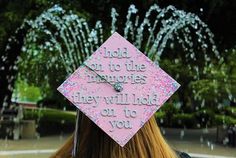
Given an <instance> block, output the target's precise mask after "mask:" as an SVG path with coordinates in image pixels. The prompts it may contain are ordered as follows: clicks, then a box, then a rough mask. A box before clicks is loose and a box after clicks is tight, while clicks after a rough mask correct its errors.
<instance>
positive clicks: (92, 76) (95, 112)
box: [58, 32, 180, 147]
mask: <svg viewBox="0 0 236 158" xmlns="http://www.w3.org/2000/svg"><path fill="white" fill-rule="evenodd" d="M179 86H180V85H179V84H178V83H177V82H176V81H175V80H174V79H173V78H171V77H170V76H169V75H168V74H167V73H166V72H164V71H163V70H162V69H161V68H160V67H159V66H157V65H155V64H154V63H153V62H152V61H151V60H150V59H149V58H148V57H147V56H145V55H144V54H143V53H142V52H140V51H139V50H138V49H137V48H135V46H133V45H132V44H131V43H130V42H128V41H127V40H126V39H124V38H123V37H122V36H121V35H119V34H118V33H116V32H115V33H114V34H112V36H110V37H109V38H108V39H107V40H106V41H105V42H104V43H103V44H102V45H101V47H99V48H98V49H97V50H96V51H95V52H94V53H93V54H92V55H91V56H90V57H89V59H87V60H86V61H85V62H84V64H83V65H81V66H80V67H79V68H78V69H77V70H76V71H75V72H74V73H73V74H72V75H70V76H69V78H67V79H66V80H65V81H64V82H63V83H62V84H61V85H60V86H59V87H58V91H59V92H60V93H62V94H63V95H64V96H65V97H66V98H67V99H68V100H69V101H70V102H71V103H73V104H74V105H75V106H76V107H77V108H78V109H79V110H80V111H82V112H83V113H84V114H85V115H86V116H87V117H89V118H90V119H91V120H92V121H93V122H94V123H95V124H97V126H99V127H100V128H101V129H102V130H103V131H104V132H105V133H107V134H108V135H109V136H110V137H111V138H112V139H113V140H115V141H116V142H117V143H118V144H119V145H120V146H122V147H123V146H124V145H125V144H126V143H127V142H128V141H129V140H130V139H131V138H132V137H133V136H134V135H135V133H136V132H137V131H138V130H139V129H140V128H141V127H142V126H143V125H144V124H145V122H147V121H148V120H149V119H150V117H151V116H153V114H154V113H155V112H156V111H157V110H158V109H159V108H160V107H161V106H162V105H163V104H164V103H165V102H166V100H167V99H168V98H169V97H170V96H171V95H172V94H173V93H174V92H175V91H176V90H177V89H178V88H179Z"/></svg>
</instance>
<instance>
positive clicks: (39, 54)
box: [1, 4, 230, 106]
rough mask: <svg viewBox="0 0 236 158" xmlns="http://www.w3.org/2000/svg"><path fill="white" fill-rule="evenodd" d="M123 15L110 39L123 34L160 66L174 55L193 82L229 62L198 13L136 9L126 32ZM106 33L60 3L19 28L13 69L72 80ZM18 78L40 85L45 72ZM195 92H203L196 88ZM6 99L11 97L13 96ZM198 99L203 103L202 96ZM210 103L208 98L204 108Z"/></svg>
mask: <svg viewBox="0 0 236 158" xmlns="http://www.w3.org/2000/svg"><path fill="white" fill-rule="evenodd" d="M118 17H119V14H118V12H117V11H116V9H115V8H112V9H111V28H109V30H110V31H109V35H110V34H112V33H113V32H115V31H118V32H119V33H120V34H122V35H123V36H124V37H125V38H126V39H128V40H129V41H130V42H131V43H133V44H134V45H135V46H136V47H137V48H138V49H140V50H141V51H142V52H144V53H145V55H147V56H148V57H149V58H150V59H151V60H153V61H154V62H155V63H156V64H161V61H162V59H163V58H165V56H170V57H171V60H173V64H179V63H180V62H183V61H184V62H183V63H184V65H185V67H186V69H187V71H188V72H191V73H192V74H195V75H194V77H193V80H200V79H201V77H202V76H204V75H206V74H208V73H209V72H208V71H207V69H206V68H209V67H210V68H211V67H213V66H214V65H215V64H218V63H222V62H223V58H222V57H221V56H220V53H219V52H218V50H217V48H216V45H215V43H214V35H213V33H212V32H211V31H210V29H209V28H208V26H207V24H205V23H204V22H203V21H201V20H200V19H199V17H198V16H196V15H195V14H192V13H186V12H184V11H181V10H177V9H176V8H175V7H173V6H168V7H167V8H164V9H162V8H160V7H159V6H158V5H156V4H154V5H153V6H151V7H150V9H149V10H148V11H147V12H146V14H145V16H144V18H141V17H140V16H139V15H138V9H137V8H136V7H135V6H134V5H131V6H130V7H129V9H128V13H127V16H126V22H125V23H124V25H123V26H121V28H119V27H118V25H117V21H118V19H119V18H118ZM104 30H105V29H104V28H103V24H102V22H101V21H97V22H96V23H95V25H94V27H91V26H90V25H89V24H88V22H87V21H86V19H84V18H81V17H79V16H78V15H76V14H74V13H73V12H72V11H65V10H64V9H63V8H61V7H60V6H59V5H55V6H53V7H52V8H50V9H48V10H46V11H44V12H43V13H42V14H41V15H39V16H38V17H37V18H36V19H35V20H25V21H24V23H23V24H22V26H21V27H20V28H19V29H18V30H17V32H21V36H20V37H21V38H14V37H13V38H11V39H9V41H13V42H15V43H16V44H18V47H19V48H20V49H21V52H22V53H21V54H20V51H18V53H19V54H18V56H17V58H16V59H15V62H14V65H12V66H11V67H12V69H11V70H12V71H15V72H16V71H17V70H18V69H19V66H20V69H21V70H24V69H25V70H27V71H30V72H34V71H37V72H40V71H42V72H48V71H52V70H54V71H55V70H58V71H60V70H64V71H65V76H67V75H69V74H71V73H72V72H73V71H74V70H75V69H76V68H77V67H79V66H80V65H81V64H82V63H83V61H84V60H86V59H87V58H88V57H89V56H90V55H91V54H92V53H93V52H94V51H95V50H96V49H97V48H98V47H99V46H100V45H101V44H102V43H103V42H104V40H105V39H106V36H107V35H106V36H105V31H104ZM12 49H13V48H12V47H11V45H8V46H7V47H6V50H10V51H13V50H12ZM178 52H183V53H181V54H178ZM180 55H181V56H180ZM179 56H180V57H179ZM2 59H3V60H4V61H7V60H8V59H7V57H6V56H2ZM45 59H46V60H45ZM32 63H33V65H32ZM40 64H43V65H44V66H45V67H44V68H45V69H43V70H40V66H39V65H40ZM1 69H6V68H5V67H2V68H1ZM18 75H19V76H23V77H24V78H26V79H29V78H34V79H35V80H38V82H40V81H39V80H40V79H39V78H40V77H39V76H38V75H41V76H42V74H39V73H34V74H27V72H26V73H22V74H21V73H18ZM43 76H44V78H43V80H44V81H43V83H45V84H46V83H47V81H48V79H49V76H48V74H47V73H44V74H43ZM173 77H174V78H175V79H177V80H178V79H179V78H180V74H178V73H176V74H175V76H173ZM184 77H185V76H184ZM7 78H8V79H9V80H10V81H9V83H8V84H9V86H8V87H9V88H8V89H9V90H10V91H11V90H12V87H13V83H14V82H13V81H14V80H15V78H16V75H15V74H14V73H13V75H12V76H8V77H7ZM41 79H42V77H41ZM225 82H226V81H225ZM186 85H187V84H186ZM193 93H194V94H197V93H198V92H197V91H195V90H193ZM229 93H230V92H229ZM6 97H7V98H8V99H9V95H8V96H6ZM6 97H5V98H6ZM193 99H195V100H202V98H201V97H194V98H193ZM5 100H7V99H5ZM216 101H217V100H216ZM204 104H205V100H203V102H202V105H201V106H204ZM3 105H4V106H7V103H6V102H4V104H3Z"/></svg>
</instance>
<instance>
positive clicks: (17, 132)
mask: <svg viewBox="0 0 236 158" xmlns="http://www.w3.org/2000/svg"><path fill="white" fill-rule="evenodd" d="M235 28H236V1H234V0H228V1H224V0H202V1H199V0H178V1H175V0H168V1H167V0H147V1H144V0H135V1H127V0H118V1H112V0H106V1H102V0H96V1H95V0H91V1H87V0H73V1H71V0H52V1H46V0H0V111H1V112H0V157H4V158H9V157H14V158H15V157H16V158H27V157H32V156H34V157H35V158H41V157H48V156H49V155H50V154H51V153H53V152H54V151H55V150H56V149H57V148H58V147H59V146H60V145H62V144H63V143H64V142H65V140H66V139H67V138H68V136H69V135H70V134H71V133H72V132H73V130H74V124H75V114H76V113H75V110H76V109H75V107H74V106H72V105H71V104H70V103H69V102H68V101H67V100H66V99H65V97H63V96H62V95H61V94H59V92H58V91H57V90H56V88H57V87H58V86H59V85H60V84H61V83H62V82H63V81H64V80H65V79H66V77H68V76H69V75H70V74H71V73H72V72H73V71H74V70H75V69H76V68H77V67H78V66H80V64H81V63H82V62H83V61H84V60H85V59H86V58H87V57H88V56H90V55H91V53H92V52H93V51H95V50H96V48H98V47H99V46H100V45H101V44H102V43H103V42H104V41H105V40H106V39H107V38H108V37H109V36H110V35H111V34H112V33H113V32H114V31H117V32H118V33H120V34H121V35H123V36H124V37H125V38H126V39H128V40H129V41H130V42H131V43H133V44H134V45H135V46H136V47H138V48H139V49H140V50H141V51H142V52H144V53H145V54H146V55H147V56H148V57H149V58H150V59H151V60H153V61H154V62H155V63H156V64H159V65H160V67H161V68H163V69H164V70H165V71H166V72H167V73H168V74H170V75H171V76H172V77H173V78H174V79H176V80H177V81H178V82H179V83H180V84H181V87H180V89H179V90H178V91H177V92H176V93H175V94H174V95H173V96H172V97H171V98H170V99H169V100H168V101H167V102H166V103H165V104H164V106H163V107H162V108H161V109H160V110H159V111H158V112H157V113H156V114H155V116H156V120H157V123H158V125H159V126H160V127H161V130H162V133H163V135H164V137H165V138H166V140H167V141H168V142H169V143H170V145H171V146H172V147H173V148H175V149H177V150H180V151H185V152H187V153H189V154H190V155H191V156H192V157H196V158H197V157H198V158H205V157H209V158H210V157H214V156H215V157H217V156H218V157H219V158H220V157H222V158H223V157H226V158H230V157H236V86H235V84H236V62H235V61H236V49H235V46H236V40H235V39H236V30H235Z"/></svg>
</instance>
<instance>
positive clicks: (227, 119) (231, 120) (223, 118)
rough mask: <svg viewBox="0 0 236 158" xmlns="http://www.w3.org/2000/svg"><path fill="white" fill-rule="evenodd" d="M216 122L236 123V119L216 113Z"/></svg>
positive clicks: (221, 123) (222, 123)
mask: <svg viewBox="0 0 236 158" xmlns="http://www.w3.org/2000/svg"><path fill="white" fill-rule="evenodd" d="M215 121H216V124H218V125H228V126H230V125H233V126H234V125H236V119H235V118H233V117H231V116H225V115H216V116H215Z"/></svg>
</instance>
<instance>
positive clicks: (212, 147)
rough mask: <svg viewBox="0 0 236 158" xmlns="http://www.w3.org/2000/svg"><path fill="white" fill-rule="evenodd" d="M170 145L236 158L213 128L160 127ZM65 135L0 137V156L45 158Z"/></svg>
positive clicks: (201, 155) (202, 157)
mask: <svg viewBox="0 0 236 158" xmlns="http://www.w3.org/2000/svg"><path fill="white" fill-rule="evenodd" d="M162 131H163V133H164V136H165V137H166V139H167V141H168V142H169V143H170V144H171V146H172V147H173V148H175V149H177V150H180V151H185V152H187V153H189V154H190V155H191V156H192V157H194V158H236V147H234V148H232V147H227V146H223V145H219V144H216V143H215V142H214V140H215V132H216V131H215V129H209V130H183V129H162ZM67 138H68V135H64V136H63V135H61V136H49V137H42V138H39V139H25V140H18V141H12V140H0V158H32V157H34V158H47V157H49V155H51V154H52V153H53V152H54V151H55V150H56V149H57V148H59V146H61V145H62V144H63V143H64V142H65V140H66V139H67Z"/></svg>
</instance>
